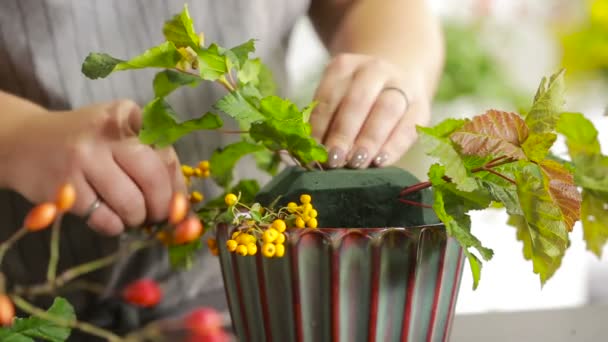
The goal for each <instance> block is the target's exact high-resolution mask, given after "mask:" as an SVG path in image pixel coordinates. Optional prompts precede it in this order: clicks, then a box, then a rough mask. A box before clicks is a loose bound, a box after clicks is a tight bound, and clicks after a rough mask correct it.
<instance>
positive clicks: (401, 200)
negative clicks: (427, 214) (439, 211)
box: [399, 198, 433, 209]
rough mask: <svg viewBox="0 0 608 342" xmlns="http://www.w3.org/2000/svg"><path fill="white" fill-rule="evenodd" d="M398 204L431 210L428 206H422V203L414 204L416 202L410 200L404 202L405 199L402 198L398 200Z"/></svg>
mask: <svg viewBox="0 0 608 342" xmlns="http://www.w3.org/2000/svg"><path fill="white" fill-rule="evenodd" d="M399 202H401V203H405V204H409V205H413V206H415V207H421V208H429V209H433V207H432V206H430V205H428V204H424V203H420V202H416V201H410V200H406V199H403V198H400V199H399Z"/></svg>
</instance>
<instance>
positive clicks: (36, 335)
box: [0, 297, 76, 342]
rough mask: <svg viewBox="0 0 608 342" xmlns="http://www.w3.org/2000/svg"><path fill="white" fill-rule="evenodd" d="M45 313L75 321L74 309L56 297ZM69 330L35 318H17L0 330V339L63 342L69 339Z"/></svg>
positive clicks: (17, 341)
mask: <svg viewBox="0 0 608 342" xmlns="http://www.w3.org/2000/svg"><path fill="white" fill-rule="evenodd" d="M47 313H48V314H50V315H53V316H54V317H55V318H56V319H60V320H63V321H65V322H70V321H73V320H75V319H76V314H75V313H74V308H73V307H72V305H70V303H69V302H68V301H67V300H65V299H63V298H61V297H56V298H55V300H54V301H53V304H52V305H51V307H50V308H49V309H48V310H47ZM70 333H71V329H70V328H66V327H63V326H59V325H58V324H56V323H53V322H50V321H47V320H45V319H42V318H38V317H36V316H32V317H29V318H17V319H15V321H14V322H13V325H12V326H11V327H7V328H2V329H0V339H1V340H2V341H10V342H13V341H15V342H21V341H24V342H25V341H28V342H29V341H34V339H41V340H44V341H51V342H63V341H66V340H67V339H68V338H69V337H70Z"/></svg>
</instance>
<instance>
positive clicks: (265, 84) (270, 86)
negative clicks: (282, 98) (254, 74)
mask: <svg viewBox="0 0 608 342" xmlns="http://www.w3.org/2000/svg"><path fill="white" fill-rule="evenodd" d="M257 88H258V91H259V92H260V94H261V95H262V96H263V97H267V96H271V95H274V94H275V93H276V91H277V84H276V82H275V80H274V76H273V75H272V71H271V70H270V68H269V67H268V66H267V65H266V64H264V63H262V64H261V65H260V72H259V74H258V84H257Z"/></svg>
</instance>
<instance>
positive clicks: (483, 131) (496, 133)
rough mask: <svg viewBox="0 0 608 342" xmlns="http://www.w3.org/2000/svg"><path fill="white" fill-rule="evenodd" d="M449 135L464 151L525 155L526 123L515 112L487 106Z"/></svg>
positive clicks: (481, 154) (481, 153) (508, 155)
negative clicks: (523, 148)
mask: <svg viewBox="0 0 608 342" xmlns="http://www.w3.org/2000/svg"><path fill="white" fill-rule="evenodd" d="M450 138H451V139H452V141H453V142H454V143H456V144H458V145H459V146H460V148H461V149H462V153H463V154H466V155H476V156H480V157H486V156H495V157H496V156H507V157H513V158H515V159H526V155H525V154H524V151H523V150H522V148H521V145H522V144H523V142H524V141H525V140H526V139H527V138H528V126H526V123H525V121H524V120H523V119H522V118H521V117H520V116H519V115H518V114H515V113H508V112H502V111H498V110H489V111H487V112H486V113H485V114H483V115H479V116H476V117H474V118H473V120H471V121H469V122H468V123H466V124H465V125H464V126H463V127H462V128H461V129H460V130H458V131H456V132H454V133H452V135H451V136H450Z"/></svg>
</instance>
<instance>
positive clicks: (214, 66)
mask: <svg viewBox="0 0 608 342" xmlns="http://www.w3.org/2000/svg"><path fill="white" fill-rule="evenodd" d="M196 53H197V55H198V56H197V58H198V68H199V73H200V75H201V78H202V79H204V80H208V81H215V80H217V79H219V78H220V77H222V76H223V75H224V74H225V73H226V72H228V66H227V63H226V61H227V57H226V55H224V54H223V53H222V52H221V51H220V48H219V46H217V45H216V44H211V45H210V46H209V47H208V48H206V49H204V48H201V49H198V50H196Z"/></svg>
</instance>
